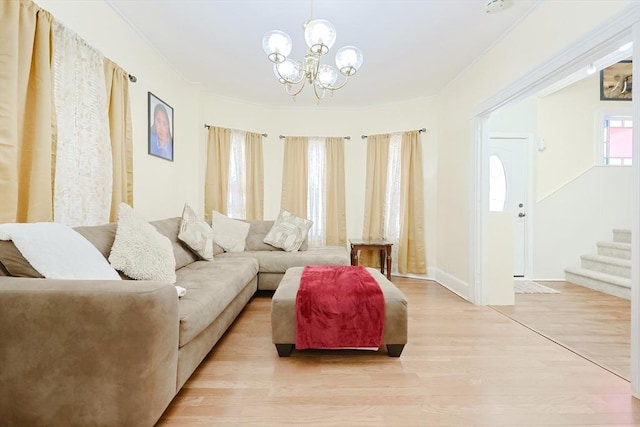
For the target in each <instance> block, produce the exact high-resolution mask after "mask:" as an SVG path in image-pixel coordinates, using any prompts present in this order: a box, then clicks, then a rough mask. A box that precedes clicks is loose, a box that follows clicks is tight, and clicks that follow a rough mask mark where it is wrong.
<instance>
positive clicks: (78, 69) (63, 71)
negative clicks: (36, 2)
mask: <svg viewBox="0 0 640 427" xmlns="http://www.w3.org/2000/svg"><path fill="white" fill-rule="evenodd" d="M53 64H54V66H53V98H54V106H55V114H56V127H57V134H56V138H57V139H56V144H57V147H56V165H55V180H54V199H53V212H54V221H56V222H60V223H63V224H67V225H70V226H78V225H97V224H104V223H107V222H109V216H110V212H111V190H112V182H113V162H112V157H111V141H110V135H109V116H108V113H107V111H108V108H107V89H106V86H105V76H104V57H103V56H102V55H101V54H100V53H99V52H98V51H97V50H95V49H94V48H92V47H90V46H88V45H87V44H86V42H85V41H84V40H82V39H81V38H80V37H78V36H77V35H76V34H75V33H74V32H73V31H71V30H69V29H68V28H66V27H65V26H63V25H62V24H60V23H58V22H57V21H54V23H53Z"/></svg>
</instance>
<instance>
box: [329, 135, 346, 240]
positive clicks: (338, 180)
mask: <svg viewBox="0 0 640 427" xmlns="http://www.w3.org/2000/svg"><path fill="white" fill-rule="evenodd" d="M325 150H326V151H325V161H326V169H327V170H326V175H325V176H326V203H327V204H326V208H325V209H326V215H325V217H326V236H325V239H326V244H327V245H329V246H346V244H347V225H346V224H347V220H346V209H345V193H344V138H326V140H325Z"/></svg>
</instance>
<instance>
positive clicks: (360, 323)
mask: <svg viewBox="0 0 640 427" xmlns="http://www.w3.org/2000/svg"><path fill="white" fill-rule="evenodd" d="M383 328H384V295H382V290H381V289H380V285H378V282H376V280H375V279H374V278H373V277H372V276H371V274H369V272H368V271H367V270H366V269H365V268H364V267H361V266H357V267H352V266H323V265H314V266H307V267H305V268H304V270H303V271H302V277H301V278H300V288H299V289H298V294H297V295H296V348H297V349H299V350H303V349H306V348H342V347H379V346H380V345H381V344H382V333H383Z"/></svg>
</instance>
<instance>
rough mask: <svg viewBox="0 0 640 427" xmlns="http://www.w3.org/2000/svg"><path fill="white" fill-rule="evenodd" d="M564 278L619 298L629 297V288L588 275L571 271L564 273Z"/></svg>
mask: <svg viewBox="0 0 640 427" xmlns="http://www.w3.org/2000/svg"><path fill="white" fill-rule="evenodd" d="M565 280H566V281H567V282H571V283H575V284H576V285H581V286H584V287H586V288H590V289H593V290H596V291H599V292H604V293H605V294H609V295H613V296H616V297H619V298H624V299H631V289H629V288H624V287H621V286H617V285H612V284H611V283H606V282H602V281H600V280H597V279H592V278H590V277H584V276H578V275H575V274H572V273H565Z"/></svg>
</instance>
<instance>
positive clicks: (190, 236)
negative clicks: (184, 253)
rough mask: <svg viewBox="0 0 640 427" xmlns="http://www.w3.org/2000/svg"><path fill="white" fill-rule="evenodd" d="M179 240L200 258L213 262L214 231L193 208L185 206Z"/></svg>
mask: <svg viewBox="0 0 640 427" xmlns="http://www.w3.org/2000/svg"><path fill="white" fill-rule="evenodd" d="M178 239H180V241H182V242H184V243H185V244H186V245H187V246H189V248H190V249H191V250H192V251H193V252H195V253H196V254H197V255H198V256H199V257H200V258H202V259H204V260H207V261H212V260H213V246H214V245H215V242H214V241H213V230H212V229H211V226H210V225H209V224H207V223H206V222H205V221H204V220H203V219H200V218H198V215H196V213H195V212H194V211H193V209H191V206H189V205H188V204H186V203H185V204H184V209H183V210H182V219H181V221H180V231H179V233H178Z"/></svg>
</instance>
